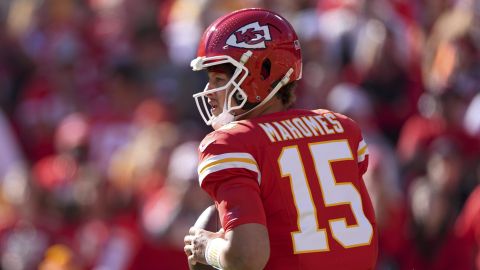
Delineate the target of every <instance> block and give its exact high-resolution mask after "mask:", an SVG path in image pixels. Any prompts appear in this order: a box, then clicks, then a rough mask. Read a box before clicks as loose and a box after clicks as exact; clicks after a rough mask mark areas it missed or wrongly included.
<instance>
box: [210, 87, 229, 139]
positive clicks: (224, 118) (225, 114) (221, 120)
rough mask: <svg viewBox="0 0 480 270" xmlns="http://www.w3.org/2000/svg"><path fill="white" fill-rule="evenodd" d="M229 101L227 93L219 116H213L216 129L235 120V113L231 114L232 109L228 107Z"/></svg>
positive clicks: (213, 124) (213, 125)
mask: <svg viewBox="0 0 480 270" xmlns="http://www.w3.org/2000/svg"><path fill="white" fill-rule="evenodd" d="M225 91H226V90H225ZM227 102H228V95H227V94H225V100H224V102H223V109H222V112H221V113H220V114H219V115H218V116H214V117H213V118H212V127H213V129H214V130H217V129H219V128H221V127H223V126H224V125H226V124H228V123H230V122H232V121H233V120H235V116H233V114H231V113H230V111H229V110H228V109H227Z"/></svg>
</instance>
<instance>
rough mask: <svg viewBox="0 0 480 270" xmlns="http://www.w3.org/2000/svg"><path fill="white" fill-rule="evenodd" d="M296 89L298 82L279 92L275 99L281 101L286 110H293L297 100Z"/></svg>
mask: <svg viewBox="0 0 480 270" xmlns="http://www.w3.org/2000/svg"><path fill="white" fill-rule="evenodd" d="M296 87H297V81H293V82H290V83H288V84H286V85H284V86H283V87H282V88H280V90H278V92H277V93H276V94H275V97H277V98H278V99H280V100H281V101H282V104H283V105H284V106H285V107H286V108H291V107H292V106H293V104H294V103H295V100H296V99H297V97H296V96H295V92H294V90H295V88H296Z"/></svg>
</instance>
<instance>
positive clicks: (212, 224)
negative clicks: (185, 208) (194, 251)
mask: <svg viewBox="0 0 480 270" xmlns="http://www.w3.org/2000/svg"><path fill="white" fill-rule="evenodd" d="M193 227H195V228H200V229H204V230H207V231H211V232H216V231H218V230H219V229H220V220H219V218H218V212H217V208H215V205H210V206H209V207H207V208H206V209H205V210H204V211H203V212H202V213H201V214H200V216H199V217H198V218H197V221H195V224H194V225H193ZM189 267H190V270H215V268H213V267H212V266H210V265H205V264H201V263H197V264H196V265H189Z"/></svg>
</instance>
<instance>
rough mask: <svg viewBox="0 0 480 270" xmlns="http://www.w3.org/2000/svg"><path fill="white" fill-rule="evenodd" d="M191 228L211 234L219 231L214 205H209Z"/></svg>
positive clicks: (218, 221)
mask: <svg viewBox="0 0 480 270" xmlns="http://www.w3.org/2000/svg"><path fill="white" fill-rule="evenodd" d="M193 227H195V228H200V229H204V230H207V231H211V232H216V231H218V230H220V220H219V217H218V211H217V208H215V205H210V206H209V207H207V208H206V209H205V210H204V211H203V212H202V213H201V214H200V216H199V217H198V218H197V221H195V224H194V225H193Z"/></svg>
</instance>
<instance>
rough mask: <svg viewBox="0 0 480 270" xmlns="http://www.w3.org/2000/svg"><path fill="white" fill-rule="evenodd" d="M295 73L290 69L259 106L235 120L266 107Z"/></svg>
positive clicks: (237, 116)
mask: <svg viewBox="0 0 480 270" xmlns="http://www.w3.org/2000/svg"><path fill="white" fill-rule="evenodd" d="M292 73H293V68H290V69H289V70H288V71H287V73H285V76H283V78H282V79H281V80H280V81H279V82H278V83H277V85H275V87H274V88H273V89H272V91H271V92H270V93H269V94H268V96H267V97H265V98H264V99H263V100H262V102H260V103H259V104H258V105H257V106H255V107H253V108H252V109H250V110H248V111H246V112H244V113H242V114H239V115H236V116H234V120H237V119H239V118H241V117H243V116H245V115H247V114H248V113H250V112H251V111H253V110H256V109H258V108H260V107H262V106H263V105H265V103H267V102H268V101H269V100H270V99H272V97H273V96H274V95H275V94H276V93H277V92H278V91H279V90H280V88H282V87H283V86H284V85H286V84H287V83H288V82H289V81H290V76H291V75H292Z"/></svg>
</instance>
